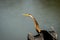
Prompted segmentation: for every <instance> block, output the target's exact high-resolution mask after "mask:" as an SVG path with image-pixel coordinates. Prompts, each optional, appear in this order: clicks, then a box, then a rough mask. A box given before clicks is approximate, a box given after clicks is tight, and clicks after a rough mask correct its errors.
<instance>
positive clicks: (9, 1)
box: [0, 0, 60, 40]
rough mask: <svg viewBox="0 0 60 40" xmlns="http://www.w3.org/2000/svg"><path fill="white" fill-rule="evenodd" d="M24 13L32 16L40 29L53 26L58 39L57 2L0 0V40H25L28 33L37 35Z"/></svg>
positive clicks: (59, 8)
mask: <svg viewBox="0 0 60 40" xmlns="http://www.w3.org/2000/svg"><path fill="white" fill-rule="evenodd" d="M24 13H30V14H32V15H33V16H34V17H35V18H36V20H37V21H38V23H39V26H40V28H41V29H45V30H51V29H50V27H51V26H53V27H54V28H55V31H56V32H57V34H58V39H59V38H60V36H59V35H60V31H59V30H60V1H59V0H55V1H54V0H50V1H49V0H0V40H27V35H28V33H29V32H32V33H33V34H34V35H36V34H37V32H36V31H35V29H34V23H33V21H32V19H31V18H29V17H25V16H23V15H22V14H24Z"/></svg>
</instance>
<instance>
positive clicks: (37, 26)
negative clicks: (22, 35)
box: [30, 15, 41, 33]
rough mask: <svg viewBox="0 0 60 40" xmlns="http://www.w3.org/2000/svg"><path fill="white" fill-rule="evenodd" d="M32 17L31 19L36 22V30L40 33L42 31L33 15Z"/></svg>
mask: <svg viewBox="0 0 60 40" xmlns="http://www.w3.org/2000/svg"><path fill="white" fill-rule="evenodd" d="M30 17H31V18H32V20H33V21H34V25H35V28H36V30H37V32H38V33H40V32H41V30H40V28H39V24H38V22H37V21H36V19H35V18H34V17H33V16H32V15H31V16H30Z"/></svg>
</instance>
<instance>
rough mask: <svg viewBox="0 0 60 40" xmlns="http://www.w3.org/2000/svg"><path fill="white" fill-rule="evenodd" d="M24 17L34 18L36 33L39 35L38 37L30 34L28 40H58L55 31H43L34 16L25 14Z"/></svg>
mask: <svg viewBox="0 0 60 40" xmlns="http://www.w3.org/2000/svg"><path fill="white" fill-rule="evenodd" d="M23 15H24V16H27V17H30V18H32V20H33V22H34V26H35V29H36V32H37V33H38V34H37V35H33V34H32V33H29V34H28V36H27V40H57V33H56V32H55V31H47V30H41V28H40V27H39V24H38V22H37V21H36V19H35V18H34V16H32V14H28V13H25V14H23Z"/></svg>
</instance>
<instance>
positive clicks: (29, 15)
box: [23, 13, 33, 17]
mask: <svg viewBox="0 0 60 40" xmlns="http://www.w3.org/2000/svg"><path fill="white" fill-rule="evenodd" d="M23 15H24V16H28V17H33V16H32V15H31V14H28V13H25V14H23Z"/></svg>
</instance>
